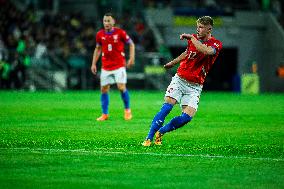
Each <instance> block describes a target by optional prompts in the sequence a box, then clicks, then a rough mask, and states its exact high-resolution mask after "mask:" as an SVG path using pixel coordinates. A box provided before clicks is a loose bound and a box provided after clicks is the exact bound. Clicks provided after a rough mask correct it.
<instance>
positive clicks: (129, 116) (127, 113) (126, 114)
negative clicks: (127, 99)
mask: <svg viewBox="0 0 284 189" xmlns="http://www.w3.org/2000/svg"><path fill="white" fill-rule="evenodd" d="M124 119H125V120H127V121H128V120H131V119H132V113H131V110H130V109H125V110H124Z"/></svg>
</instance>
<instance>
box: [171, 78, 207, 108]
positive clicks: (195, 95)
mask: <svg viewBox="0 0 284 189" xmlns="http://www.w3.org/2000/svg"><path fill="white" fill-rule="evenodd" d="M202 87H203V86H202V85H200V84H195V83H189V82H187V81H186V80H184V79H182V78H180V77H179V76H178V75H177V74H176V75H175V76H174V77H173V78H172V81H171V83H170V85H169V86H168V88H167V91H166V94H165V96H166V97H171V98H174V99H176V100H177V102H178V103H179V104H180V106H184V105H185V106H190V107H192V108H194V109H195V110H197V108H198V104H199V98H200V94H201V92H202Z"/></svg>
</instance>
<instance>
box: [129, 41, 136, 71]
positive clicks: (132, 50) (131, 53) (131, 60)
mask: <svg viewBox="0 0 284 189" xmlns="http://www.w3.org/2000/svg"><path fill="white" fill-rule="evenodd" d="M134 63H135V45H134V43H130V44H129V60H128V62H127V68H130V67H132V66H133V65H134Z"/></svg>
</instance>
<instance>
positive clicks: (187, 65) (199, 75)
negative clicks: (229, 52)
mask: <svg viewBox="0 0 284 189" xmlns="http://www.w3.org/2000/svg"><path fill="white" fill-rule="evenodd" d="M193 36H194V37H195V38H197V35H196V34H193ZM202 44H205V45H206V46H210V47H212V48H214V49H215V50H216V52H215V54H213V55H205V54H203V53H202V52H199V51H197V50H196V48H195V46H194V45H193V44H192V42H191V40H188V45H187V49H186V50H187V55H186V57H185V58H184V59H183V60H182V61H181V62H180V66H179V68H178V70H177V74H178V76H180V77H181V78H183V79H185V80H187V81H189V82H194V83H198V84H201V85H203V83H204V81H205V77H206V75H207V73H208V71H209V70H210V68H211V67H212V65H213V64H214V62H215V60H216V58H217V56H218V55H219V52H220V50H221V49H222V43H221V42H220V41H219V40H217V39H215V38H214V37H213V36H212V37H211V38H210V39H209V40H208V41H203V42H202Z"/></svg>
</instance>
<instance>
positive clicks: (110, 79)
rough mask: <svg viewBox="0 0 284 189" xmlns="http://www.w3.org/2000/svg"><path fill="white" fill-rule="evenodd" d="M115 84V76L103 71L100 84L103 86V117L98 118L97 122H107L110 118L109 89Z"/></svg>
mask: <svg viewBox="0 0 284 189" xmlns="http://www.w3.org/2000/svg"><path fill="white" fill-rule="evenodd" d="M113 83H114V76H113V73H112V72H111V71H105V70H102V71H101V75H100V84H101V98H100V100H101V107H102V115H101V116H100V117H98V118H97V121H105V120H107V119H108V118H109V112H108V107H109V89H110V85H111V84H113Z"/></svg>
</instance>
